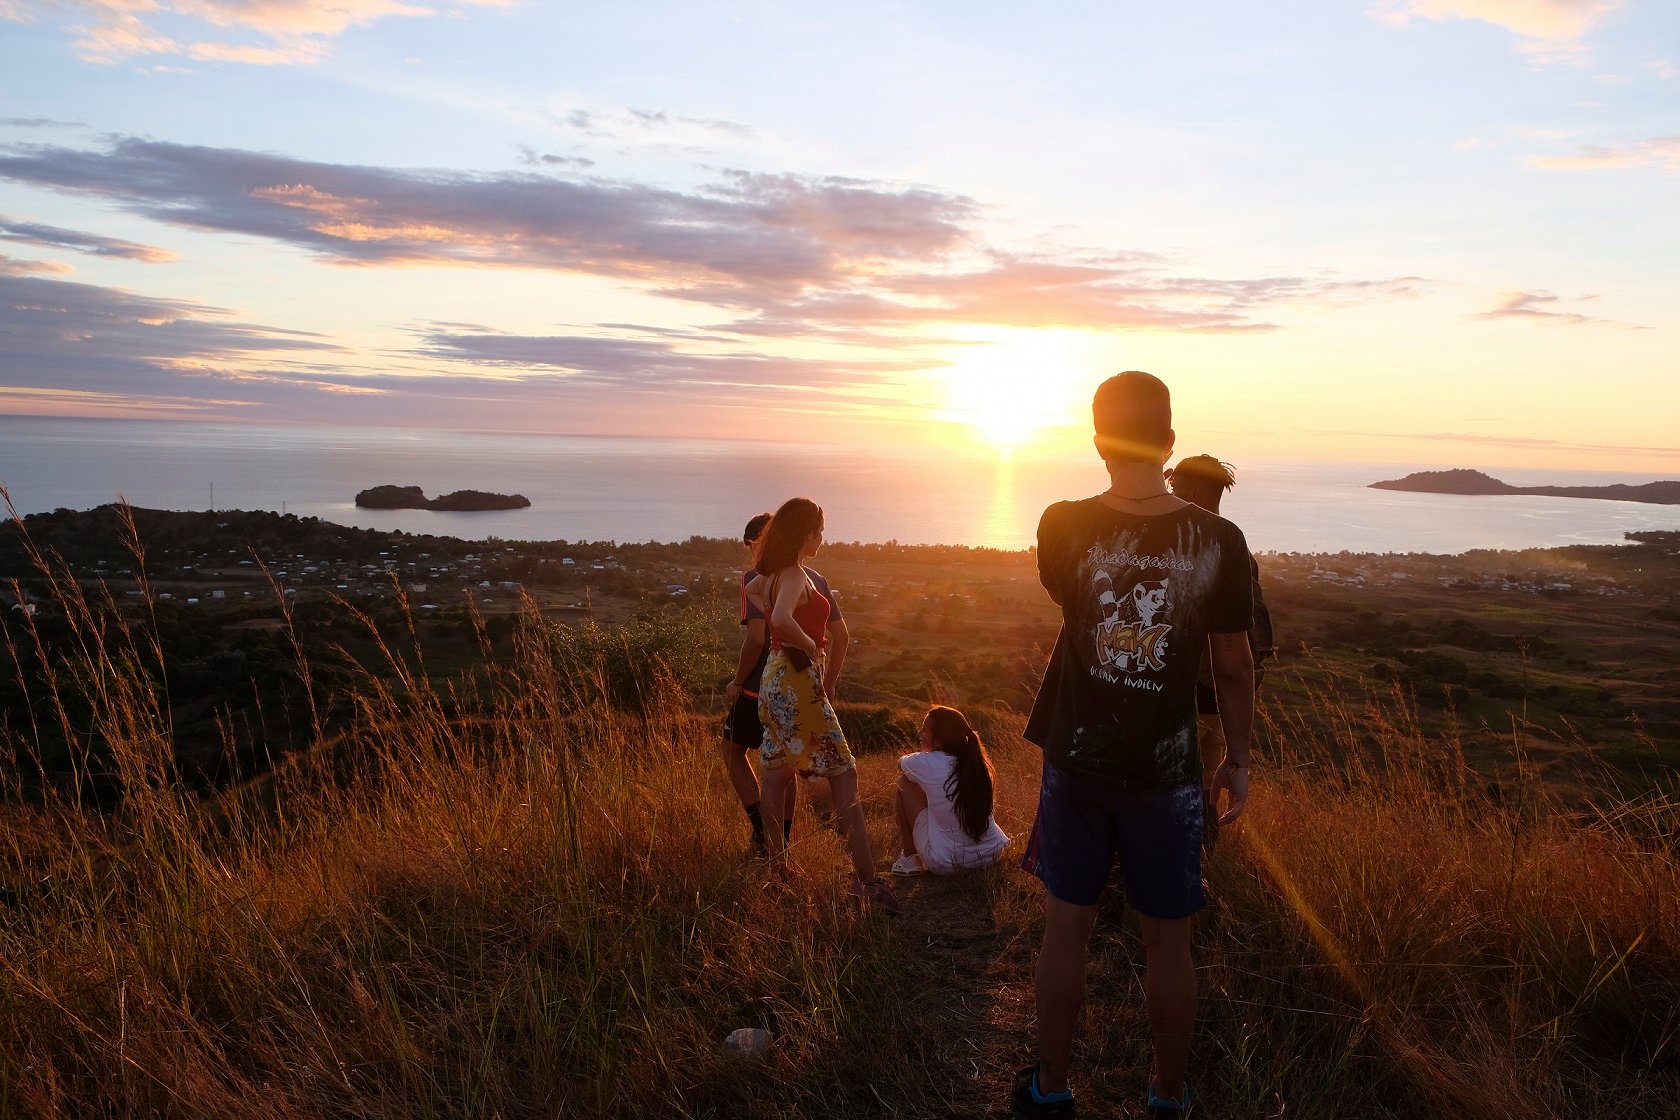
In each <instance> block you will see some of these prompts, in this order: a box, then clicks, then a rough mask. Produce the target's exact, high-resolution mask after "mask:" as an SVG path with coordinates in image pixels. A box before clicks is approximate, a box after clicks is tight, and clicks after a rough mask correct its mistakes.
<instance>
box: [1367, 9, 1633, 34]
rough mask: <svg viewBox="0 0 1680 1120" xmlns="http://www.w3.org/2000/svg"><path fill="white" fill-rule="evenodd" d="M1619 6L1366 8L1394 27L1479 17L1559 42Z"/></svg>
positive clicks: (1373, 15)
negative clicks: (1419, 21) (1425, 21)
mask: <svg viewBox="0 0 1680 1120" xmlns="http://www.w3.org/2000/svg"><path fill="white" fill-rule="evenodd" d="M1621 6H1622V0H1376V2H1375V3H1373V4H1371V6H1370V7H1369V8H1367V9H1366V10H1367V11H1368V12H1369V13H1370V14H1371V16H1372V17H1373V18H1375V19H1377V20H1379V21H1381V22H1383V23H1386V24H1389V25H1391V26H1395V27H1404V26H1406V25H1407V24H1409V23H1412V22H1413V21H1415V20H1434V21H1445V20H1480V21H1481V22H1483V23H1492V24H1496V25H1498V26H1500V27H1503V28H1506V29H1507V30H1509V31H1513V32H1515V33H1516V34H1518V35H1521V36H1523V37H1524V38H1527V39H1534V40H1540V41H1544V42H1549V43H1553V44H1560V43H1567V42H1570V41H1573V40H1576V39H1579V38H1581V37H1582V36H1583V35H1585V34H1586V33H1587V32H1589V31H1591V30H1592V29H1593V28H1594V27H1595V26H1596V25H1597V24H1598V23H1599V22H1600V21H1602V20H1603V19H1604V17H1605V16H1607V15H1608V14H1609V13H1611V12H1613V11H1615V10H1616V9H1617V8H1619V7H1621Z"/></svg>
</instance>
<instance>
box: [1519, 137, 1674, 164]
mask: <svg viewBox="0 0 1680 1120" xmlns="http://www.w3.org/2000/svg"><path fill="white" fill-rule="evenodd" d="M1528 165H1529V166H1530V167H1543V168H1545V169H1546V170H1548V171H1602V170H1608V169H1616V168H1627V167H1658V166H1660V167H1662V168H1664V169H1665V170H1667V171H1675V172H1680V133H1676V134H1675V135H1673V136H1656V137H1652V138H1651V139H1649V140H1637V141H1634V142H1633V143H1631V144H1623V145H1620V146H1608V145H1589V146H1586V147H1581V148H1577V149H1575V151H1574V152H1573V153H1572V154H1570V155H1566V156H1530V157H1529V160H1528Z"/></svg>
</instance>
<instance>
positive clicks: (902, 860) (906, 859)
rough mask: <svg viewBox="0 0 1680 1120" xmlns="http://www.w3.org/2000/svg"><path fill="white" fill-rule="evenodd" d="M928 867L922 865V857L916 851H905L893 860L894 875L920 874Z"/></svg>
mask: <svg viewBox="0 0 1680 1120" xmlns="http://www.w3.org/2000/svg"><path fill="white" fill-rule="evenodd" d="M926 870H927V868H925V867H923V866H922V857H921V856H919V855H917V854H916V853H915V852H905V853H904V854H903V855H901V856H899V857H898V858H897V859H895V860H893V865H892V873H893V874H894V875H920V874H921V873H922V872H924V871H926Z"/></svg>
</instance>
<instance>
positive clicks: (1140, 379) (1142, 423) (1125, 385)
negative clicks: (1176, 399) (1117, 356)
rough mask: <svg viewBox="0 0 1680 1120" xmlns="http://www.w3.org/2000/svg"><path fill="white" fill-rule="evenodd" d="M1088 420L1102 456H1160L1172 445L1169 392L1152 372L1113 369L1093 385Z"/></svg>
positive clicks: (1163, 456)
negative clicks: (1093, 430) (1113, 370)
mask: <svg viewBox="0 0 1680 1120" xmlns="http://www.w3.org/2000/svg"><path fill="white" fill-rule="evenodd" d="M1091 423H1092V425H1093V426H1094V427H1095V428H1096V431H1097V449H1098V450H1099V451H1100V452H1101V453H1102V457H1103V459H1104V460H1118V459H1142V460H1144V461H1146V462H1152V461H1156V460H1160V459H1164V458H1165V457H1166V455H1167V453H1168V452H1169V451H1170V450H1171V449H1172V435H1173V431H1172V394H1171V393H1169V392H1167V386H1166V383H1165V382H1163V381H1162V380H1161V379H1160V378H1159V377H1156V376H1155V375H1154V374H1151V373H1144V372H1142V371H1140V370H1135V369H1133V370H1127V371H1126V372H1125V373H1117V374H1115V375H1114V376H1113V377H1111V378H1109V379H1108V380H1107V381H1104V382H1103V383H1102V384H1101V385H1098V386H1097V393H1096V396H1094V397H1092V398H1091Z"/></svg>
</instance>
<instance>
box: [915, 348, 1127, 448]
mask: <svg viewBox="0 0 1680 1120" xmlns="http://www.w3.org/2000/svg"><path fill="white" fill-rule="evenodd" d="M1094 348H1095V340H1093V339H1092V338H1091V337H1090V336H1089V335H1087V334H1085V333H1084V332H1080V331H1033V330H998V331H989V332H987V333H986V334H985V335H984V336H981V337H977V338H976V339H975V340H974V344H973V345H970V346H963V347H961V348H960V349H953V350H948V351H947V352H946V353H947V356H948V357H949V358H950V363H951V364H950V365H949V366H948V367H946V368H945V369H944V370H943V371H942V374H943V376H944V378H945V388H946V394H945V409H944V417H945V419H948V420H953V421H956V422H958V423H961V424H964V425H967V426H968V428H969V429H970V430H972V431H973V432H974V433H975V434H976V435H977V436H979V437H980V438H981V439H983V440H984V441H985V442H987V443H989V444H991V445H992V446H993V447H995V448H996V449H997V450H999V451H1001V452H1004V453H1010V452H1013V451H1015V450H1018V449H1020V448H1022V447H1023V446H1025V445H1027V444H1029V443H1031V442H1033V441H1034V440H1035V439H1037V438H1038V437H1040V436H1042V435H1043V434H1044V433H1046V432H1047V431H1049V430H1051V429H1058V428H1063V427H1066V426H1068V425H1070V424H1073V423H1075V422H1076V421H1077V420H1078V418H1079V417H1078V411H1079V409H1078V406H1079V403H1080V402H1081V401H1082V400H1083V399H1084V398H1085V396H1086V394H1087V393H1088V392H1089V383H1090V382H1091V381H1092V372H1091V371H1092V369H1094V368H1100V360H1099V359H1097V356H1096V355H1095V354H1094V353H1093V350H1094ZM1094 362H1096V363H1097V364H1093V363H1094Z"/></svg>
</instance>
